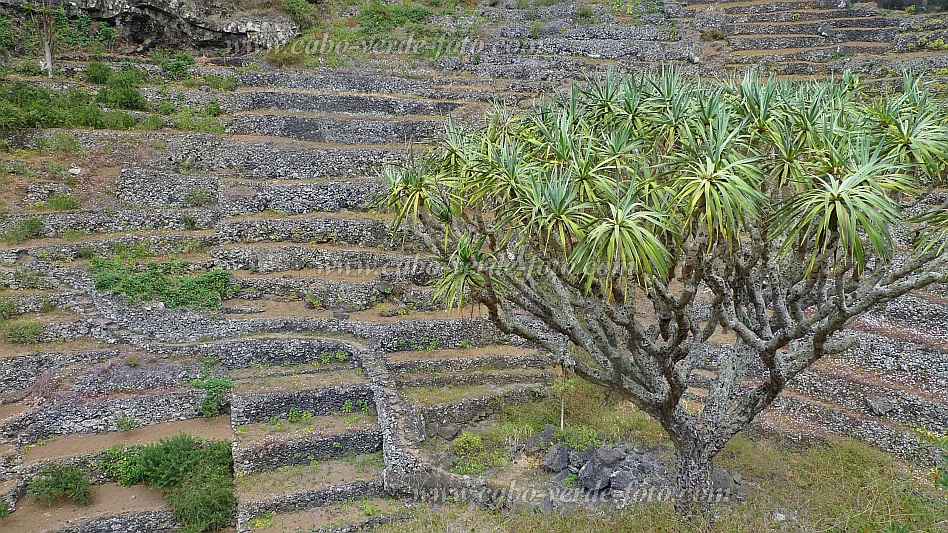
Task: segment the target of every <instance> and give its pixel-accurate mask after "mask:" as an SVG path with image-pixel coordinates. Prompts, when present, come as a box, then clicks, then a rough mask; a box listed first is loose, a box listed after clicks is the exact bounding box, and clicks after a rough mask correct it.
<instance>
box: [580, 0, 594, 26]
mask: <svg viewBox="0 0 948 533" xmlns="http://www.w3.org/2000/svg"><path fill="white" fill-rule="evenodd" d="M595 19H596V14H595V13H593V10H592V8H591V7H589V6H588V5H586V4H583V5H581V6H579V7H578V8H576V21H577V22H579V23H581V24H589V23H590V22H593V21H594V20H595Z"/></svg>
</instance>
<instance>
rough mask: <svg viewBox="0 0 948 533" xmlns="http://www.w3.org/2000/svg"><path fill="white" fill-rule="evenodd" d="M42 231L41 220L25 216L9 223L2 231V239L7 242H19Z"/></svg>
mask: <svg viewBox="0 0 948 533" xmlns="http://www.w3.org/2000/svg"><path fill="white" fill-rule="evenodd" d="M42 231H43V222H42V221H41V220H40V219H38V218H33V217H31V218H25V219H23V220H20V221H18V222H15V223H13V224H11V225H10V226H9V227H8V228H7V229H6V231H4V232H3V241H4V242H6V243H7V244H20V243H21V242H23V241H26V240H27V239H32V238H33V237H38V236H39V235H40V233H41V232H42Z"/></svg>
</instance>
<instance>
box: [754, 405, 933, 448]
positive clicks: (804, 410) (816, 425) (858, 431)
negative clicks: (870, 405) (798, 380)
mask: <svg viewBox="0 0 948 533" xmlns="http://www.w3.org/2000/svg"><path fill="white" fill-rule="evenodd" d="M763 414H764V415H765V416H762V417H760V418H759V420H758V424H760V425H762V426H764V427H768V426H769V427H771V428H773V429H776V430H777V431H778V432H781V433H788V432H789V433H791V434H792V433H795V432H799V433H806V432H811V434H815V435H827V434H830V435H837V436H848V437H851V438H855V439H858V440H861V441H863V442H866V443H868V444H871V445H873V446H876V447H878V448H881V449H882V450H885V451H887V452H889V453H893V454H895V455H899V456H901V457H905V458H907V459H910V460H916V461H918V460H921V461H923V462H924V463H930V462H931V461H933V460H934V453H933V452H932V450H931V449H929V448H926V447H923V446H921V445H920V444H919V440H918V436H916V435H915V431H914V428H913V427H910V426H904V425H901V424H897V423H893V422H889V421H886V420H882V419H878V418H873V417H870V416H868V415H863V414H862V413H857V412H852V411H849V410H848V409H844V408H840V407H838V406H835V405H833V404H827V403H823V402H821V401H818V400H815V399H811V398H809V397H806V396H802V395H798V394H796V393H788V392H784V393H783V394H782V395H781V396H779V397H778V398H777V400H776V401H775V402H774V405H773V406H772V407H771V408H770V409H768V410H767V411H765V412H764V413H763Z"/></svg>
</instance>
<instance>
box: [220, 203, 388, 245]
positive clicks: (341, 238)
mask: <svg viewBox="0 0 948 533" xmlns="http://www.w3.org/2000/svg"><path fill="white" fill-rule="evenodd" d="M264 215H265V214H264ZM216 230H217V238H218V240H219V242H221V243H238V242H239V243H260V242H268V243H273V242H290V243H313V244H319V243H331V244H342V245H348V246H360V247H365V248H387V247H391V245H392V242H393V240H392V232H391V230H390V229H389V222H388V221H386V220H384V219H382V218H381V217H375V216H371V215H365V214H363V213H358V212H355V213H350V212H341V213H335V214H313V215H304V216H292V217H285V218H265V217H264V216H258V215H255V216H250V217H242V218H232V219H226V220H222V221H220V222H219V223H218V224H217V226H216Z"/></svg>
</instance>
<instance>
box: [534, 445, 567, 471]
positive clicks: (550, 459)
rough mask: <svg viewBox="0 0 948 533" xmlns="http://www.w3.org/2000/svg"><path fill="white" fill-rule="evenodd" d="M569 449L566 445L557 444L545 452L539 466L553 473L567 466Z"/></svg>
mask: <svg viewBox="0 0 948 533" xmlns="http://www.w3.org/2000/svg"><path fill="white" fill-rule="evenodd" d="M569 454H570V451H569V449H568V448H567V447H566V446H563V445H560V444H557V445H555V446H553V447H551V448H550V450H549V451H548V452H546V456H545V457H544V458H543V461H542V462H541V463H540V466H542V467H543V468H545V469H547V470H549V471H550V472H553V473H559V472H562V471H563V470H566V468H567V467H569V463H570V461H569Z"/></svg>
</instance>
